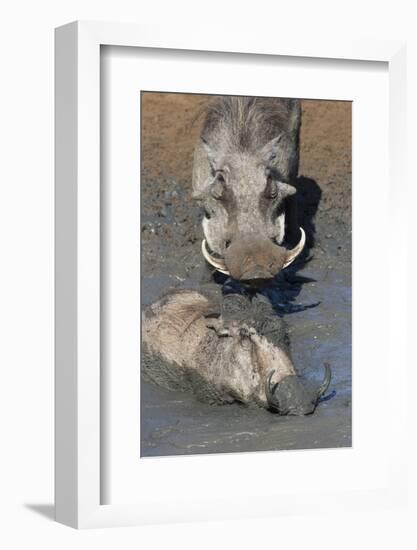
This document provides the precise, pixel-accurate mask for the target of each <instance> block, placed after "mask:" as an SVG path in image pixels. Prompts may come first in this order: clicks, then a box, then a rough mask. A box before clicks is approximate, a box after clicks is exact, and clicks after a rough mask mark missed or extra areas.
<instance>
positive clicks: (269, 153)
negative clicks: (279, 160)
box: [259, 132, 284, 164]
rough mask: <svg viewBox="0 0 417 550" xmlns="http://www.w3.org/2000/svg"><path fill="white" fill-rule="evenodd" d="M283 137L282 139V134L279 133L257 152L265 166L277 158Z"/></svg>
mask: <svg viewBox="0 0 417 550" xmlns="http://www.w3.org/2000/svg"><path fill="white" fill-rule="evenodd" d="M283 137H284V132H281V133H280V134H278V135H277V136H276V137H274V138H273V139H271V141H268V143H267V144H266V145H264V146H263V147H262V148H261V150H260V151H259V153H260V156H261V158H262V160H263V161H264V162H265V163H266V164H268V163H270V162H272V161H273V160H274V159H275V157H276V156H277V154H278V151H279V143H280V141H281V140H282V138H283Z"/></svg>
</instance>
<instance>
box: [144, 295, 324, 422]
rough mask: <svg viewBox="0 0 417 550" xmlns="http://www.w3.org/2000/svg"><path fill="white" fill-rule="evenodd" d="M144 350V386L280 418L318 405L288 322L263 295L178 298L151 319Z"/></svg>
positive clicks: (153, 310) (158, 306)
mask: <svg viewBox="0 0 417 550" xmlns="http://www.w3.org/2000/svg"><path fill="white" fill-rule="evenodd" d="M142 343H143V349H142V375H143V377H144V379H145V380H147V381H151V382H153V383H156V384H158V385H160V386H162V387H164V388H166V389H170V390H180V391H186V392H192V393H193V394H195V395H196V396H197V398H198V399H200V400H201V401H206V402H210V403H218V404H224V403H232V402H234V401H237V402H240V403H243V404H245V405H258V406H261V407H265V408H271V409H273V410H274V411H276V412H279V413H280V414H293V415H303V414H310V413H311V412H313V411H314V408H315V405H316V403H317V392H316V390H314V389H312V388H310V389H307V388H306V387H305V386H304V385H303V384H302V383H301V381H300V380H299V379H298V377H297V375H296V371H295V368H294V366H293V364H292V361H291V358H290V352H289V341H288V336H287V330H286V326H285V323H284V321H283V320H282V319H281V318H279V317H277V316H276V315H274V313H273V311H272V308H271V306H270V304H269V302H268V300H267V299H266V298H264V297H262V296H254V297H253V298H252V299H250V298H249V297H247V296H243V295H239V294H230V295H227V296H224V297H222V296H219V294H218V292H216V290H215V289H213V288H210V287H208V288H206V289H204V290H203V291H201V292H200V291H196V290H181V291H177V292H171V293H169V294H168V295H166V296H164V297H163V298H162V299H161V300H159V301H158V302H156V303H154V304H152V305H151V306H150V307H149V308H148V309H147V310H146V311H145V312H144V315H143V321H142ZM288 379H290V380H291V382H286V381H287V380H288ZM284 383H285V385H283V384H284ZM267 384H268V387H267ZM271 391H272V394H271ZM315 392H316V393H315ZM281 403H282V406H281Z"/></svg>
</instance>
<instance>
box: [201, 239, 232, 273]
mask: <svg viewBox="0 0 417 550" xmlns="http://www.w3.org/2000/svg"><path fill="white" fill-rule="evenodd" d="M201 251H202V253H203V256H204V258H205V259H206V260H207V261H208V263H209V264H210V265H212V266H213V267H215V268H216V269H217V271H220V273H224V275H230V273H229V272H228V271H227V268H226V264H225V262H224V261H223V260H221V259H219V258H213V256H211V254H210V253H209V251H208V250H207V243H206V239H203V242H202V243H201Z"/></svg>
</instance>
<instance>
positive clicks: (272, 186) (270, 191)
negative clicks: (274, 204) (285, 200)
mask: <svg viewBox="0 0 417 550" xmlns="http://www.w3.org/2000/svg"><path fill="white" fill-rule="evenodd" d="M264 195H265V197H266V198H268V199H275V198H276V197H277V196H278V186H277V183H276V181H274V180H273V179H272V176H270V175H268V177H267V178H266V186H265V191H264Z"/></svg>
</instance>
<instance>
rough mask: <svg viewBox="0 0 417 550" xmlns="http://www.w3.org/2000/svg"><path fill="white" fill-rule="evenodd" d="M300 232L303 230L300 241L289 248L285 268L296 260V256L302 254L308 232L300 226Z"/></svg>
mask: <svg viewBox="0 0 417 550" xmlns="http://www.w3.org/2000/svg"><path fill="white" fill-rule="evenodd" d="M300 232H301V239H300V242H299V243H298V244H297V246H295V247H294V248H293V249H291V250H288V253H287V259H286V261H285V264H284V265H283V269H284V267H288V266H289V265H290V264H291V263H292V262H293V261H294V260H295V258H296V257H297V256H298V255H299V254H301V252H302V250H303V248H304V245H305V244H306V234H305V233H304V229H303V228H302V227H300Z"/></svg>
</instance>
